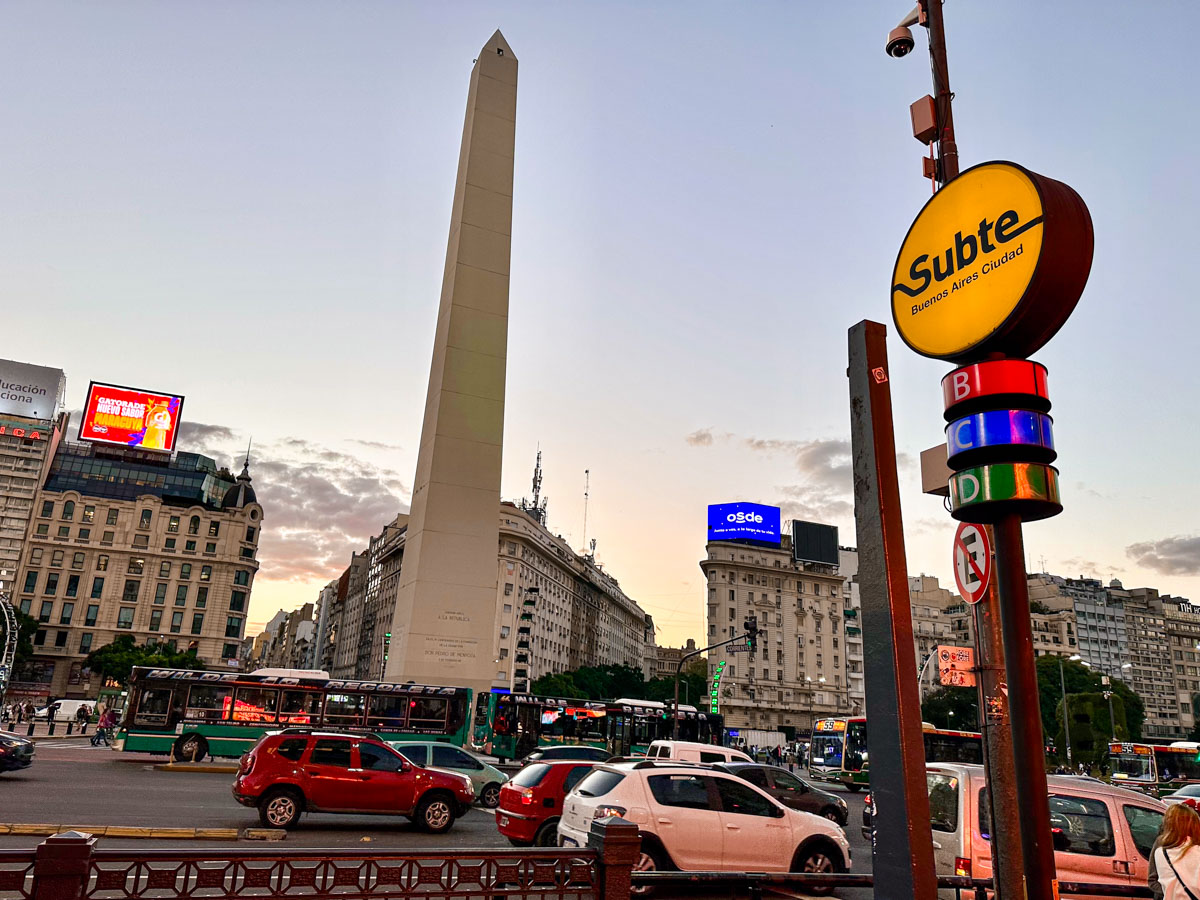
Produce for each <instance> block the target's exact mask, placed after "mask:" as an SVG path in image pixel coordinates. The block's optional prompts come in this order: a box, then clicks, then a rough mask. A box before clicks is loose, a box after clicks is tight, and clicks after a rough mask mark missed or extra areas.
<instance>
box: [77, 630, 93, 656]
mask: <svg viewBox="0 0 1200 900" xmlns="http://www.w3.org/2000/svg"><path fill="white" fill-rule="evenodd" d="M79 652H80V653H91V652H92V633H91V632H90V631H85V632H84V633H83V634H81V635H80V636H79Z"/></svg>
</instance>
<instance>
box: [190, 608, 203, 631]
mask: <svg viewBox="0 0 1200 900" xmlns="http://www.w3.org/2000/svg"><path fill="white" fill-rule="evenodd" d="M203 630H204V613H196V614H195V615H193V616H192V634H199V633H200V632H201V631H203Z"/></svg>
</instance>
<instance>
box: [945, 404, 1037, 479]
mask: <svg viewBox="0 0 1200 900" xmlns="http://www.w3.org/2000/svg"><path fill="white" fill-rule="evenodd" d="M1052 423H1053V420H1052V419H1051V418H1050V417H1049V416H1048V415H1046V414H1045V413H1039V412H1033V411H1031V410H1027V409H993V410H988V411H987V412H981V413H976V414H975V415H971V416H964V417H963V418H961V419H955V420H954V421H953V422H951V423H950V424H949V425H947V426H946V463H947V465H949V466H950V468H951V469H961V468H963V467H964V466H970V465H977V464H979V463H981V462H987V461H1009V462H1045V463H1049V462H1053V461H1054V458H1055V457H1056V456H1057V455H1058V454H1057V452H1056V451H1055V449H1054V434H1053V429H1052Z"/></svg>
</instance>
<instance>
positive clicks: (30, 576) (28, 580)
mask: <svg viewBox="0 0 1200 900" xmlns="http://www.w3.org/2000/svg"><path fill="white" fill-rule="evenodd" d="M37 576H38V573H37V572H26V573H25V587H23V588H21V591H22V592H23V593H26V594H32V593H33V592H34V591H36V590H37Z"/></svg>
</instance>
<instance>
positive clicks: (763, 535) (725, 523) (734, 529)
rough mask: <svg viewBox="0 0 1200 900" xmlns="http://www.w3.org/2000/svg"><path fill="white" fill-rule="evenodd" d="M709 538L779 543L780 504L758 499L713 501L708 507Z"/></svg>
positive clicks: (714, 539)
mask: <svg viewBox="0 0 1200 900" xmlns="http://www.w3.org/2000/svg"><path fill="white" fill-rule="evenodd" d="M708 539H709V540H710V541H767V542H768V543H772V544H778V543H779V507H778V506H763V505H762V504H761V503H715V504H712V505H711V506H709V507H708Z"/></svg>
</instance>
